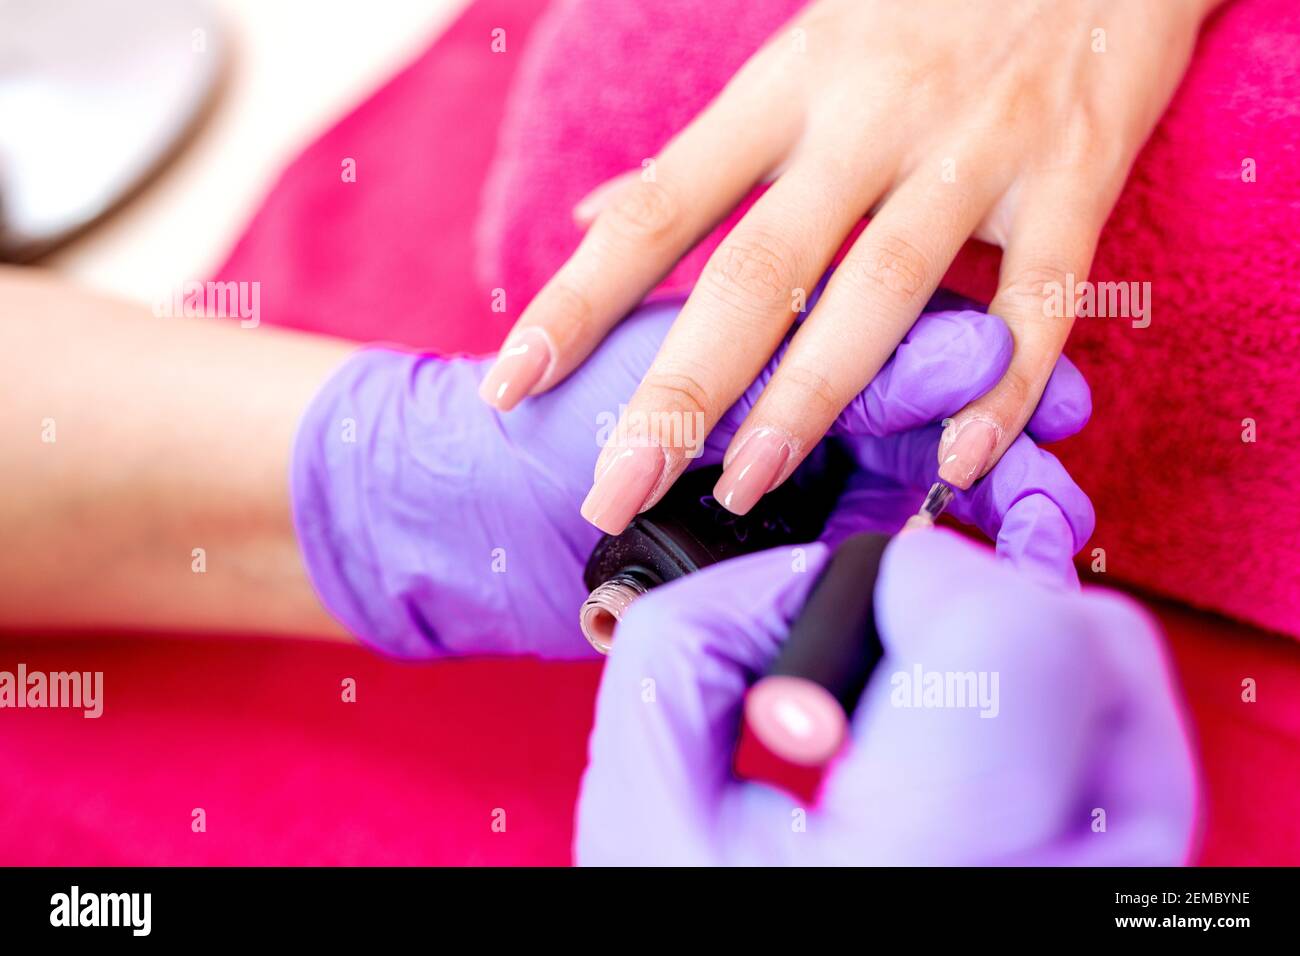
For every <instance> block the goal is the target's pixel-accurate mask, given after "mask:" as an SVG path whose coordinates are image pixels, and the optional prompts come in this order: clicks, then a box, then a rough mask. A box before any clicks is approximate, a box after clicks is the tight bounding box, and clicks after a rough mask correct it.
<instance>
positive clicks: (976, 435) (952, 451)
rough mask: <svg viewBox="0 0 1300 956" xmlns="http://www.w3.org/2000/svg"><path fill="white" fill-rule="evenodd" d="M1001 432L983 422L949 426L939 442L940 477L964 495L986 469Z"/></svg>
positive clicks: (975, 421)
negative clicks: (963, 492)
mask: <svg viewBox="0 0 1300 956" xmlns="http://www.w3.org/2000/svg"><path fill="white" fill-rule="evenodd" d="M1000 434H1001V429H1000V428H998V426H997V425H995V424H994V423H993V422H991V421H988V420H986V419H983V418H969V419H967V420H966V421H964V422H961V423H956V422H952V423H949V424H948V425H947V426H946V427H945V428H944V432H943V437H942V438H941V439H940V440H939V477H940V478H941V479H942V480H944V481H946V482H947V483H948V484H950V485H953V486H954V487H956V488H960V489H962V490H963V491H964V490H965V489H967V488H969V487H970V486H971V484H972V483H974V481H975V479H977V478H979V477H980V475H982V474H983V473H984V470H985V468H987V467H988V464H989V460H990V459H991V458H992V457H993V450H994V449H995V448H996V447H997V444H998V438H999V437H1000Z"/></svg>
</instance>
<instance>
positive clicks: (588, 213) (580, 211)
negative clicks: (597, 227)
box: [573, 187, 604, 229]
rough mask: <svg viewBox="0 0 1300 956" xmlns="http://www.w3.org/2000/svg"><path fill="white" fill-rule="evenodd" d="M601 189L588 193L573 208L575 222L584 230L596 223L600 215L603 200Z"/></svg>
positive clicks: (597, 188)
mask: <svg viewBox="0 0 1300 956" xmlns="http://www.w3.org/2000/svg"><path fill="white" fill-rule="evenodd" d="M602 198H604V197H602V196H601V194H600V187H596V189H595V190H593V191H592V192H589V193H587V195H585V196H583V197H582V198H581V199H579V200H578V202H577V203H576V204H575V205H574V207H573V221H574V222H575V223H577V224H578V225H579V226H581V227H583V228H584V229H585V228H586V227H587V226H590V225H591V224H592V223H593V222H595V221H596V216H597V215H599V214H600V206H601V199H602Z"/></svg>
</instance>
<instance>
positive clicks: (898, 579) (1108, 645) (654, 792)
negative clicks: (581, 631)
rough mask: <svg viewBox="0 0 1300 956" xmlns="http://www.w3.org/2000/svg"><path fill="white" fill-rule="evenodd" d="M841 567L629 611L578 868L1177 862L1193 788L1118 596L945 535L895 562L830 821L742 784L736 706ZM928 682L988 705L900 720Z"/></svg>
mask: <svg viewBox="0 0 1300 956" xmlns="http://www.w3.org/2000/svg"><path fill="white" fill-rule="evenodd" d="M828 554H829V551H828V549H827V547H826V546H825V545H822V544H817V545H813V546H811V547H809V548H808V549H807V551H806V559H807V571H806V572H805V573H796V571H794V570H793V569H792V562H791V558H790V553H789V551H788V549H784V548H782V549H777V550H774V551H768V552H764V553H762V554H757V555H750V556H748V557H745V558H740V559H737V560H735V561H729V562H726V563H724V564H721V565H718V566H716V567H713V568H709V569H706V570H704V571H702V572H700V573H698V574H695V575H691V576H689V577H687V578H683V579H681V580H679V581H675V582H673V583H671V584H668V585H666V586H664V587H662V588H659V589H658V590H656V591H654V592H652V593H651V594H650V595H648V596H646V597H645V598H642V599H641V600H640V601H638V602H637V604H636V605H634V607H633V608H632V610H631V611H630V613H629V614H628V616H627V617H626V618H625V619H624V620H623V622H622V623H621V624H620V625H619V637H618V641H617V642H616V643H615V644H614V649H613V651H612V653H611V654H610V658H609V661H608V663H607V664H606V667H605V672H604V677H603V678H602V682H601V687H600V694H599V698H598V700H597V705H596V725H595V729H594V731H593V734H592V738H591V745H590V754H591V759H590V763H589V765H588V768H587V772H586V775H585V777H584V779H583V783H582V790H581V794H580V797H579V804H578V817H577V837H576V843H575V854H576V858H577V860H578V862H579V863H583V864H773V865H776V864H801V865H818V864H859V865H860V864H908V865H926V864H1009V865H1010V864H1037V865H1091V864H1106V865H1138V864H1177V863H1181V862H1183V861H1185V859H1186V857H1187V854H1188V852H1189V844H1190V842H1191V839H1192V836H1193V830H1194V821H1195V791H1196V788H1195V775H1194V767H1193V762H1192V756H1191V753H1190V750H1189V747H1188V741H1187V735H1186V733H1185V731H1184V728H1183V722H1182V715H1181V710H1180V705H1179V703H1178V702H1177V699H1176V695H1175V692H1174V690H1173V688H1172V685H1171V676H1170V670H1169V667H1168V664H1167V662H1166V661H1165V659H1164V656H1163V653H1162V650H1161V644H1160V640H1159V637H1158V635H1157V634H1156V632H1155V630H1154V628H1153V626H1152V623H1151V622H1150V621H1149V620H1148V618H1147V617H1146V615H1145V614H1144V613H1143V612H1142V610H1141V609H1140V608H1139V607H1138V606H1137V605H1136V604H1134V603H1133V602H1132V601H1130V600H1129V599H1127V598H1125V597H1122V596H1120V595H1118V594H1115V593H1112V592H1107V591H1103V590H1099V589H1091V588H1090V589H1087V590H1086V591H1083V592H1082V593H1078V592H1063V591H1061V590H1059V589H1053V588H1047V587H1042V586H1039V585H1037V584H1035V583H1033V582H1031V581H1029V580H1027V579H1026V578H1025V577H1024V576H1023V575H1021V574H1020V573H1019V572H1018V571H1017V570H1016V569H1015V568H1014V567H1010V566H1008V565H1007V564H1005V563H1002V562H998V561H995V560H993V559H992V558H991V556H990V555H989V553H988V552H987V550H986V549H984V548H982V547H980V546H979V545H976V544H974V543H972V542H969V541H966V540H964V539H962V538H961V537H959V536H958V535H955V534H953V533H951V532H948V531H945V530H942V529H940V530H933V531H915V532H908V533H905V534H903V535H901V536H899V537H898V538H896V539H895V540H894V541H893V542H892V543H891V544H890V545H889V546H888V548H887V549H886V552H885V556H884V559H883V562H882V568H881V575H880V578H879V580H878V582H877V586H876V592H875V596H876V619H877V623H878V625H879V630H880V636H881V641H882V643H883V645H884V649H885V656H884V658H883V659H882V660H881V662H880V664H879V665H878V666H877V668H876V670H875V672H874V673H873V676H872V679H871V682H870V684H869V685H868V687H867V689H866V691H865V693H864V695H863V698H862V701H861V703H860V705H859V706H858V709H857V711H856V712H855V714H854V718H853V727H852V737H851V740H850V741H849V743H848V744H847V745H846V748H845V750H844V751H843V752H842V754H841V756H840V757H839V758H838V759H837V761H836V762H835V763H834V764H833V765H832V767H831V768H830V770H829V771H828V776H827V777H826V779H825V780H824V782H823V786H822V791H821V794H820V798H819V801H818V805H817V806H816V807H815V808H808V807H806V806H805V805H804V804H802V803H801V802H800V801H799V800H798V799H797V798H795V797H792V796H789V795H787V794H785V793H783V792H780V791H778V790H775V789H773V788H770V787H767V786H764V785H761V784H757V783H753V782H746V781H741V780H738V779H736V778H735V777H734V776H733V774H732V772H731V766H732V754H733V750H734V747H735V744H736V740H737V735H738V731H739V723H740V720H741V713H742V700H743V697H744V694H745V691H746V689H747V687H748V686H749V685H750V684H751V683H752V682H753V681H754V680H755V679H756V678H757V677H759V676H760V675H762V674H763V672H764V671H765V670H766V669H767V667H768V666H769V664H770V663H771V661H772V660H773V659H774V657H775V656H776V653H777V650H778V648H779V646H780V644H781V642H782V641H783V640H784V638H785V635H786V633H787V631H788V627H789V624H790V622H791V621H792V619H793V618H794V616H795V615H796V614H797V613H798V610H799V608H800V607H801V606H802V603H803V601H804V600H805V599H806V597H807V593H808V591H809V589H810V587H811V585H812V584H813V582H814V581H815V579H816V575H817V572H818V571H819V570H820V568H821V567H822V566H823V565H824V563H825V560H826V558H827V555H828ZM737 594H744V595H746V600H744V601H737V600H736V595H737ZM917 668H920V669H921V675H922V684H921V686H922V687H924V681H925V676H927V675H930V674H935V673H939V674H944V675H947V674H949V673H952V674H966V673H968V672H970V673H974V674H975V675H977V676H976V681H977V687H978V688H979V689H980V691H982V693H981V692H980V691H977V692H976V694H975V695H974V697H975V706H973V707H955V706H948V707H939V708H923V707H916V706H905V704H914V703H915V699H914V698H913V697H912V696H911V694H910V693H909V691H910V688H908V687H907V686H906V684H905V683H904V682H905V681H912V680H914V679H915V677H916V675H917V670H916V669H917ZM994 674H996V675H997V682H996V684H995V683H993V677H992V675H994ZM980 675H982V677H981V676H980ZM980 680H982V681H983V683H982V684H981V683H979V681H980ZM922 700H924V698H922ZM955 702H956V701H952V703H955ZM982 714H988V715H989V716H987V717H985V716H982ZM1102 823H1104V831H1101V830H1099V829H1095V828H1099V827H1100V826H1101V825H1102Z"/></svg>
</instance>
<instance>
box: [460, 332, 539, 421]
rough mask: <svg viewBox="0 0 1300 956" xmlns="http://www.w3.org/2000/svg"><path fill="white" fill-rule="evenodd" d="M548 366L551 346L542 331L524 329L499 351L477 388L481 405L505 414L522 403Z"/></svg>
mask: <svg viewBox="0 0 1300 956" xmlns="http://www.w3.org/2000/svg"><path fill="white" fill-rule="evenodd" d="M550 364H551V344H550V341H549V340H548V339H547V337H546V333H545V332H543V331H542V330H541V329H524V330H523V331H522V332H520V333H519V334H518V335H516V336H515V337H514V338H513V339H511V340H510V341H509V342H507V343H506V344H505V346H503V347H502V349H501V351H500V352H499V353H497V360H496V362H495V363H494V364H493V365H492V367H491V368H490V369H488V373H487V375H485V376H484V377H483V381H482V383H481V384H480V385H479V387H478V394H479V397H480V398H481V399H483V401H485V402H487V403H488V404H489V405H491V406H493V407H494V408H497V409H499V410H501V411H503V412H508V411H510V409H512V408H514V407H515V406H516V405H518V404H519V402H520V401H522V400H523V398H524V396H526V395H527V394H528V393H529V392H530V391H532V388H533V386H534V385H536V384H537V383H538V382H539V381H541V378H542V376H543V375H544V374H546V369H547V367H548V366H549V365H550Z"/></svg>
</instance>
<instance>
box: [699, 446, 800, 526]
mask: <svg viewBox="0 0 1300 956" xmlns="http://www.w3.org/2000/svg"><path fill="white" fill-rule="evenodd" d="M789 460H790V444H789V443H788V442H787V441H786V440H785V439H784V438H782V437H781V436H780V435H779V434H777V433H776V432H774V431H772V430H771V429H770V428H760V429H759V430H758V431H755V432H753V433H752V434H750V436H749V437H748V438H746V439H745V442H744V444H742V445H741V446H740V450H739V451H737V452H736V454H735V456H734V457H733V458H732V459H731V463H730V464H728V465H727V467H726V468H725V469H723V472H722V475H721V476H720V477H719V478H718V483H717V484H716V485H714V486H713V497H714V498H716V499H717V500H718V502H720V503H721V505H722V507H724V508H726V509H727V510H728V511H730V512H731V513H732V514H738V515H743V514H747V513H748V512H749V509H750V508H752V507H754V505H756V504H758V500H759V499H760V498H762V497H763V496H764V495H765V494H767V493H768V492H769V491H771V490H772V485H774V484H775V483H776V479H777V478H778V477H780V475H781V471H782V469H784V468H785V463H786V462H787V461H789Z"/></svg>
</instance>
